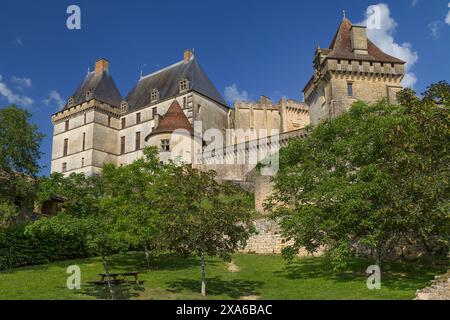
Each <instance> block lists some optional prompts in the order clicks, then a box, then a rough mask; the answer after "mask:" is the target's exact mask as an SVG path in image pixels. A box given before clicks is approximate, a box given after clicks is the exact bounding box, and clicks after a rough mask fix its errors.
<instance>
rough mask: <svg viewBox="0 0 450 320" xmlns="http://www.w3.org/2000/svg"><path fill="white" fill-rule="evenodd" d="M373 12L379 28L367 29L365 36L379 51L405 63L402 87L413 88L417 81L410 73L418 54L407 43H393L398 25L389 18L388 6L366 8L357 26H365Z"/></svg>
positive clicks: (381, 4)
mask: <svg viewBox="0 0 450 320" xmlns="http://www.w3.org/2000/svg"><path fill="white" fill-rule="evenodd" d="M374 12H378V13H379V14H380V16H379V21H380V22H381V23H380V24H379V28H367V36H368V37H369V38H370V40H371V41H372V42H374V43H375V44H376V45H377V46H378V47H379V48H380V49H381V50H383V51H384V52H386V53H387V54H389V55H391V56H394V57H397V58H399V59H402V60H403V61H405V62H406V65H405V73H406V74H405V78H404V79H403V81H402V85H403V86H405V87H413V86H414V84H415V83H416V81H417V78H416V76H415V74H414V73H413V72H411V69H412V67H413V66H414V65H415V64H416V63H417V61H418V59H419V55H418V53H417V52H415V51H413V50H412V46H411V44H410V43H409V42H405V43H402V44H399V43H397V42H395V39H394V36H393V34H394V32H395V29H396V28H397V26H398V24H397V22H396V21H395V20H394V19H393V18H392V17H391V12H390V10H389V6H388V5H387V4H385V3H379V4H377V5H371V6H369V7H367V10H366V17H365V20H364V21H362V22H360V23H359V24H361V25H365V26H367V22H368V20H369V19H371V18H372V14H373V13H374Z"/></svg>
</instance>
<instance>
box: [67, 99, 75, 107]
mask: <svg viewBox="0 0 450 320" xmlns="http://www.w3.org/2000/svg"><path fill="white" fill-rule="evenodd" d="M73 104H74V100H73V97H70V98H69V100H67V105H68V106H69V107H71V106H73Z"/></svg>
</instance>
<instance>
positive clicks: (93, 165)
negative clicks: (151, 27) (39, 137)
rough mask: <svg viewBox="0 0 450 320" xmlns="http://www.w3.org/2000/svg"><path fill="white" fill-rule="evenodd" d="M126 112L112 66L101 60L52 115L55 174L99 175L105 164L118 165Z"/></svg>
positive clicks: (52, 167) (53, 170)
mask: <svg viewBox="0 0 450 320" xmlns="http://www.w3.org/2000/svg"><path fill="white" fill-rule="evenodd" d="M124 108H126V102H124V101H122V97H121V95H120V93H119V90H118V89H117V87H116V84H115V83H114V80H113V79H112V77H111V74H110V73H109V62H108V60H106V59H99V60H97V61H96V63H95V69H94V71H92V72H89V71H88V73H87V75H86V78H85V79H84V81H83V82H82V84H81V85H80V86H79V88H78V89H77V90H76V91H75V93H74V94H73V95H72V96H71V97H69V99H68V100H67V103H66V105H65V106H64V107H63V109H62V110H61V111H59V112H57V113H55V114H53V115H52V123H53V150H52V165H51V172H61V173H63V174H70V173H73V172H74V173H85V174H88V175H90V174H95V173H99V172H100V171H101V167H102V165H103V164H104V163H107V162H110V163H116V162H117V156H116V155H117V143H118V142H117V130H118V129H119V117H120V114H121V113H122V112H123V109H124Z"/></svg>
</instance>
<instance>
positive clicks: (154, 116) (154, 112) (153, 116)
mask: <svg viewBox="0 0 450 320" xmlns="http://www.w3.org/2000/svg"><path fill="white" fill-rule="evenodd" d="M157 110H158V109H157V108H156V107H154V108H153V109H152V118H153V119H155V118H156V114H157Z"/></svg>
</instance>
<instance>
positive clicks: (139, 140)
mask: <svg viewBox="0 0 450 320" xmlns="http://www.w3.org/2000/svg"><path fill="white" fill-rule="evenodd" d="M135 142H136V145H135V150H136V151H138V150H140V149H141V132H140V131H138V132H136V141H135Z"/></svg>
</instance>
